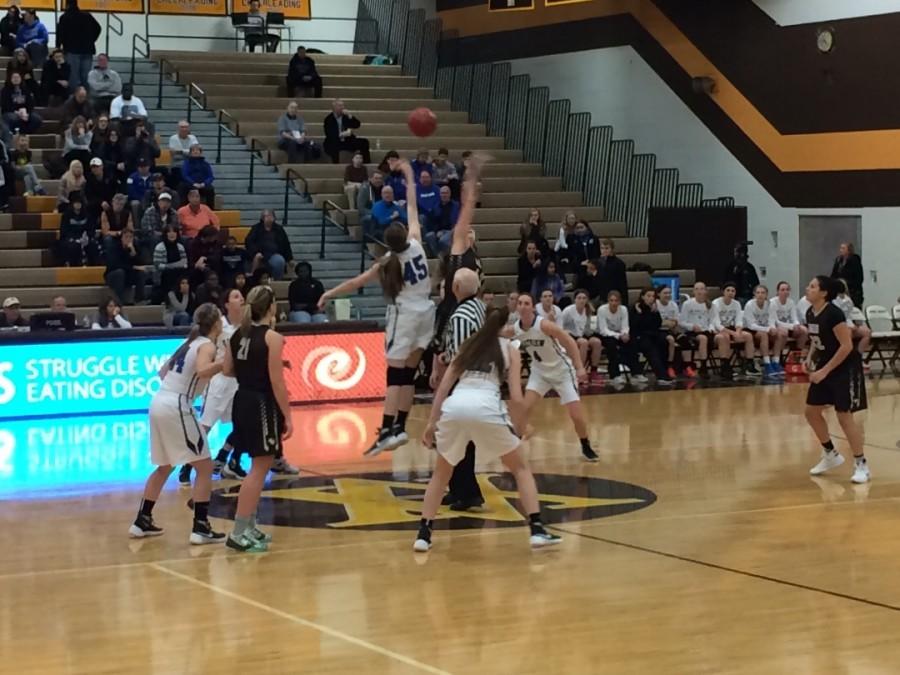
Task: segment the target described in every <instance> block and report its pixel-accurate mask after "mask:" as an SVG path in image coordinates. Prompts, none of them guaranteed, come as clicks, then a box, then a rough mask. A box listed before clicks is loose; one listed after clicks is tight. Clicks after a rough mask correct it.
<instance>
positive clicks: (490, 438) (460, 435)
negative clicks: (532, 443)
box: [435, 388, 522, 466]
mask: <svg viewBox="0 0 900 675" xmlns="http://www.w3.org/2000/svg"><path fill="white" fill-rule="evenodd" d="M469 442H472V443H474V444H475V447H476V448H478V457H479V458H486V459H488V460H491V459H496V458H497V457H502V456H503V455H505V454H507V453H510V452H512V451H513V450H515V449H516V448H518V447H519V445H521V443H522V441H521V439H520V438H519V437H518V436H516V434H515V432H514V431H513V428H512V423H511V422H510V420H509V416H508V415H507V411H506V404H504V403H503V401H502V399H501V398H500V393H499V391H494V392H490V391H485V390H480V389H466V388H462V389H460V388H457V389H456V390H455V391H454V392H453V395H452V396H450V397H449V398H448V399H446V400H445V401H444V405H443V406H441V419H440V421H439V422H438V425H437V431H436V433H435V444H436V445H437V451H438V452H439V453H440V454H441V456H442V457H443V458H444V459H446V460H447V462H449V463H450V464H452V465H453V466H456V465H457V464H459V462H460V461H461V460H462V458H463V457H465V454H466V446H467V445H468V444H469Z"/></svg>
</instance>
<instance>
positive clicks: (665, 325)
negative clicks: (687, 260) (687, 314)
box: [656, 286, 681, 380]
mask: <svg viewBox="0 0 900 675" xmlns="http://www.w3.org/2000/svg"><path fill="white" fill-rule="evenodd" d="M656 311H657V312H659V316H660V319H662V327H661V330H662V331H663V333H664V334H665V336H666V344H667V345H668V351H667V354H666V366H667V370H666V374H667V379H669V380H674V379H675V377H676V376H677V373H676V371H675V359H676V357H677V356H678V351H677V349H676V346H677V344H678V339H679V337H680V336H681V328H680V327H679V326H680V321H681V310H680V309H679V307H678V305H677V304H676V303H674V302H673V301H672V288H671V287H670V286H659V287H658V288H657V289H656Z"/></svg>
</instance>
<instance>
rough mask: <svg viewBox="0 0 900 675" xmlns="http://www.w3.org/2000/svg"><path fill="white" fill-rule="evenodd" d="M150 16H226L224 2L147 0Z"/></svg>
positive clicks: (226, 6)
mask: <svg viewBox="0 0 900 675" xmlns="http://www.w3.org/2000/svg"><path fill="white" fill-rule="evenodd" d="M147 11H148V12H149V13H150V14H188V15H192V16H228V5H227V2H226V0H148V5H147Z"/></svg>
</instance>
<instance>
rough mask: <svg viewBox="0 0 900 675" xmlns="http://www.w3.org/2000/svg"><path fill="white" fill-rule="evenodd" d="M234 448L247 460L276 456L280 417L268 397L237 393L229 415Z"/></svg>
mask: <svg viewBox="0 0 900 675" xmlns="http://www.w3.org/2000/svg"><path fill="white" fill-rule="evenodd" d="M231 419H232V421H233V422H234V432H233V433H234V439H233V441H234V447H235V448H237V449H238V450H242V451H244V452H246V453H247V454H248V455H250V456H251V457H266V456H269V455H271V456H280V455H281V454H282V447H281V433H282V431H283V430H284V415H282V414H281V409H280V408H279V407H278V403H277V402H276V401H275V399H274V398H273V397H271V396H267V395H265V394H261V393H259V392H255V391H251V390H248V389H238V390H237V393H236V394H235V395H234V404H233V406H232V411H231Z"/></svg>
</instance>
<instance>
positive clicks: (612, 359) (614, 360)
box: [597, 291, 647, 384]
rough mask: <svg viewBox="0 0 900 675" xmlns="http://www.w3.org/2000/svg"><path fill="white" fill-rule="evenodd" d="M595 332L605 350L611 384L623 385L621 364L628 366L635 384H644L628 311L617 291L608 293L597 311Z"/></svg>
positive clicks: (644, 378) (623, 378)
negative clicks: (603, 303) (604, 302)
mask: <svg viewBox="0 0 900 675" xmlns="http://www.w3.org/2000/svg"><path fill="white" fill-rule="evenodd" d="M597 332H598V333H600V341H601V342H602V343H603V349H604V350H606V358H607V360H608V361H609V377H610V379H611V380H612V382H613V384H624V383H625V379H626V378H625V375H623V374H622V367H621V365H620V364H621V363H624V364H625V365H626V366H628V370H629V371H630V372H631V374H632V379H634V381H635V382H641V383H642V382H646V381H647V378H646V377H645V376H644V375H642V374H640V369H639V367H638V362H637V353H636V351H635V349H634V343H632V341H631V330H630V326H629V323H628V310H627V309H623V308H622V295H621V294H620V293H619V292H618V291H610V292H609V296H608V297H607V303H606V304H605V305H602V306H601V307H600V309H599V310H597Z"/></svg>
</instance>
